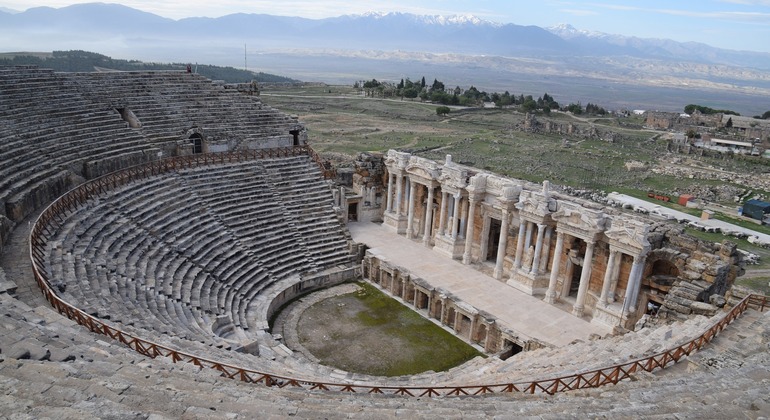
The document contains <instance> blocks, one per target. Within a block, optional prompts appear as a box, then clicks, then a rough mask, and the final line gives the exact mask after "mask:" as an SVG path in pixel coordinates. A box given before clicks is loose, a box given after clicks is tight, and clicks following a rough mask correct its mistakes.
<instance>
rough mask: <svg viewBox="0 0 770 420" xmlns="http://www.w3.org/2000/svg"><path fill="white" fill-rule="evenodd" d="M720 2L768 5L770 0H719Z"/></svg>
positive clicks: (769, 5)
mask: <svg viewBox="0 0 770 420" xmlns="http://www.w3.org/2000/svg"><path fill="white" fill-rule="evenodd" d="M719 1H720V2H721V3H730V4H740V5H743V6H764V7H770V0H719Z"/></svg>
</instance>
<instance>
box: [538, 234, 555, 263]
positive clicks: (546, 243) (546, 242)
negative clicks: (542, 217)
mask: <svg viewBox="0 0 770 420" xmlns="http://www.w3.org/2000/svg"><path fill="white" fill-rule="evenodd" d="M552 237H553V228H552V227H551V226H546V227H545V239H543V254H542V255H541V256H540V266H539V267H538V270H539V271H538V272H539V273H542V272H545V270H546V268H548V253H549V252H550V251H551V241H552Z"/></svg>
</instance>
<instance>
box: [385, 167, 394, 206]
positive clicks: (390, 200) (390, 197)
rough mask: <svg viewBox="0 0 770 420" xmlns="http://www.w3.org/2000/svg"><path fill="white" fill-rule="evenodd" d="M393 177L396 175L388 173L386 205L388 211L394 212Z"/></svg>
mask: <svg viewBox="0 0 770 420" xmlns="http://www.w3.org/2000/svg"><path fill="white" fill-rule="evenodd" d="M393 177H395V175H393V174H391V173H388V204H387V206H386V209H387V211H388V213H392V212H393Z"/></svg>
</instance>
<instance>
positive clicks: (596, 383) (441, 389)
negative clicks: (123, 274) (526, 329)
mask: <svg viewBox="0 0 770 420" xmlns="http://www.w3.org/2000/svg"><path fill="white" fill-rule="evenodd" d="M303 154H307V155H310V156H311V158H313V159H314V160H315V161H316V162H318V163H319V165H320V166H321V169H322V170H324V167H323V164H321V163H320V160H319V159H318V157H317V155H315V152H313V151H312V149H310V148H309V147H307V146H299V147H293V148H281V149H263V150H248V151H241V152H227V153H213V154H199V155H190V156H181V157H173V158H168V159H163V160H159V161H156V162H151V163H147V164H143V165H139V166H135V167H131V168H128V169H124V170H121V171H117V172H113V173H110V174H107V175H104V176H102V177H99V178H96V179H93V180H91V181H88V182H86V183H84V184H82V185H80V186H78V187H76V188H74V189H72V190H70V191H69V192H67V193H66V194H64V195H63V196H61V197H60V198H58V199H57V200H56V201H54V202H53V203H52V204H51V205H49V206H48V207H47V208H46V209H45V210H44V211H43V212H42V214H41V215H40V216H39V217H38V219H37V221H36V222H35V225H34V226H33V227H32V231H31V234H30V257H31V259H32V270H33V272H34V275H35V279H36V281H37V284H38V286H40V289H41V290H42V292H43V295H44V296H45V298H46V299H47V300H48V302H50V304H51V305H52V306H53V307H54V308H55V309H56V310H57V311H58V312H59V313H60V314H62V315H63V316H66V317H67V318H69V319H71V320H73V321H75V322H77V323H78V324H80V325H82V326H84V327H86V328H88V329H89V330H90V331H91V332H94V333H97V334H102V335H106V336H108V337H110V338H112V339H114V340H117V341H119V342H120V343H122V344H124V345H126V346H127V347H129V348H131V349H132V350H134V351H136V352H138V353H140V354H143V355H145V356H148V357H152V358H155V357H168V358H170V359H171V360H172V361H173V362H174V363H191V364H193V365H196V366H199V367H201V368H206V369H215V370H217V371H219V372H221V374H222V376H225V377H228V378H232V379H237V380H240V381H244V382H248V383H254V384H260V385H263V386H268V387H281V388H283V387H296V388H303V389H307V390H320V391H337V392H350V393H362V394H394V395H403V396H412V397H422V396H429V397H435V396H452V395H480V394H490V393H501V392H507V393H512V392H518V393H527V394H555V393H557V392H563V391H570V390H575V389H582V388H596V387H600V386H603V385H607V384H616V383H618V382H620V381H622V380H624V379H627V378H630V377H631V375H633V374H634V373H635V372H639V371H646V372H652V371H655V370H657V369H664V368H666V367H668V366H670V365H672V364H674V363H676V362H678V361H679V360H681V359H682V358H683V357H685V356H688V355H690V354H692V353H694V352H696V351H698V350H700V349H701V348H703V346H705V345H706V344H707V343H708V342H710V341H711V340H712V339H714V337H716V336H717V335H718V334H719V333H720V332H721V331H722V330H723V329H724V328H725V327H727V326H728V325H729V324H730V323H732V322H733V321H734V320H735V319H737V318H738V317H739V316H740V315H741V314H743V313H744V312H745V311H746V310H747V309H748V308H750V307H754V308H756V309H758V310H760V311H763V310H764V308H765V307H766V306H767V304H768V297H766V296H761V295H749V296H747V297H746V298H744V299H743V300H742V301H741V302H740V303H738V304H737V305H736V306H734V307H733V308H731V310H730V311H729V312H727V313H726V314H725V316H723V317H722V318H721V319H720V320H719V321H718V322H716V323H715V324H714V325H712V326H711V327H710V328H708V329H706V330H705V331H704V332H703V333H702V334H700V335H699V336H698V337H696V338H694V339H692V340H690V341H688V342H686V343H684V344H682V345H679V346H677V347H674V348H671V349H668V350H665V351H662V352H660V353H657V354H654V355H652V356H648V357H644V358H641V359H636V360H632V361H628V362H625V363H621V364H617V365H612V366H607V367H604V368H600V369H594V370H589V371H585V372H580V373H575V374H572V375H567V376H562V377H557V378H548V379H542V380H534V381H527V382H509V383H493V384H487V385H460V386H440V385H427V384H426V385H412V386H389V385H387V384H366V385H359V384H346V383H333V382H318V381H313V380H305V379H300V378H294V377H289V376H284V375H281V374H280V373H274V372H263V371H259V370H254V369H249V368H243V367H238V366H233V365H229V364H227V363H223V362H221V361H217V360H212V359H208V358H206V357H202V356H199V355H195V354H191V353H187V352H184V351H180V350H178V349H174V348H170V347H167V346H164V345H161V344H157V343H154V342H152V341H150V340H146V339H144V338H141V337H138V336H136V335H132V334H130V333H127V332H125V331H122V330H120V329H119V328H116V327H114V326H112V325H109V324H107V323H106V322H104V321H103V320H100V319H98V318H96V317H94V316H91V315H89V314H87V313H85V312H83V311H82V310H80V309H78V308H76V307H74V306H72V305H71V304H69V303H67V302H65V301H64V300H62V298H61V297H59V296H58V294H57V293H56V291H55V289H54V288H53V287H52V280H55V279H51V278H50V274H49V273H47V272H46V271H45V269H44V266H45V265H44V259H45V248H46V241H47V239H48V237H49V236H50V235H53V234H54V233H55V230H56V229H57V225H61V224H62V223H64V221H65V218H66V217H67V214H68V213H69V212H74V211H76V210H77V208H78V207H79V206H80V205H82V204H83V203H85V202H86V201H87V200H88V199H90V198H91V197H94V196H96V195H98V194H101V193H104V192H105V191H107V190H109V189H111V188H116V187H118V186H121V185H125V184H127V183H130V182H132V181H135V180H138V179H143V178H147V177H150V176H154V175H158V174H162V173H166V172H171V171H175V170H178V169H184V168H191V167H198V166H205V165H215V164H224V163H228V162H238V161H244V160H253V159H265V158H276V157H287V156H298V155H303ZM325 176H332V173H326V174H325Z"/></svg>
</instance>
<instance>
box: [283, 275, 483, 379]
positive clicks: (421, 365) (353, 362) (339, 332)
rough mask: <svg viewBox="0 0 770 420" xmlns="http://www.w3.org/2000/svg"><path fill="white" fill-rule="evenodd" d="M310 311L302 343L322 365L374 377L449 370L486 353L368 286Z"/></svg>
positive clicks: (301, 333) (301, 325) (304, 322)
mask: <svg viewBox="0 0 770 420" xmlns="http://www.w3.org/2000/svg"><path fill="white" fill-rule="evenodd" d="M359 285H360V286H361V287H362V289H361V290H360V291H359V292H357V293H351V294H347V295H342V296H337V297H333V298H330V299H327V300H324V301H321V302H318V303H316V304H315V305H313V306H311V307H310V308H308V309H307V310H306V311H305V312H304V313H303V314H302V317H301V319H300V321H299V324H298V327H297V331H298V334H299V337H300V342H301V343H302V345H303V346H304V347H305V348H307V349H308V350H309V351H310V352H311V353H312V354H313V355H314V356H315V357H317V358H318V359H319V360H320V361H321V363H322V364H325V365H328V366H333V367H336V368H339V369H344V370H346V371H349V372H357V373H365V374H369V375H381V376H399V375H413V374H417V373H420V372H425V371H428V370H432V371H436V372H438V371H444V370H447V369H450V368H452V367H454V366H457V365H460V364H462V363H464V362H465V361H467V360H470V359H472V358H474V357H476V356H481V355H482V354H481V353H479V352H478V351H476V350H475V349H474V348H473V347H471V346H469V345H468V344H466V343H465V342H463V341H462V340H460V339H459V338H457V337H456V336H454V335H453V334H451V333H449V332H447V331H446V330H444V329H442V328H441V327H439V326H437V325H435V324H434V323H432V322H430V321H428V320H427V319H425V318H423V317H422V316H420V315H419V314H417V313H416V312H414V311H412V310H411V309H408V308H406V307H405V306H404V305H402V304H400V303H398V302H397V301H395V300H394V299H392V298H390V297H389V296H387V295H385V294H383V293H382V292H380V291H379V290H377V289H376V288H375V287H373V286H371V285H369V284H367V283H359Z"/></svg>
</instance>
